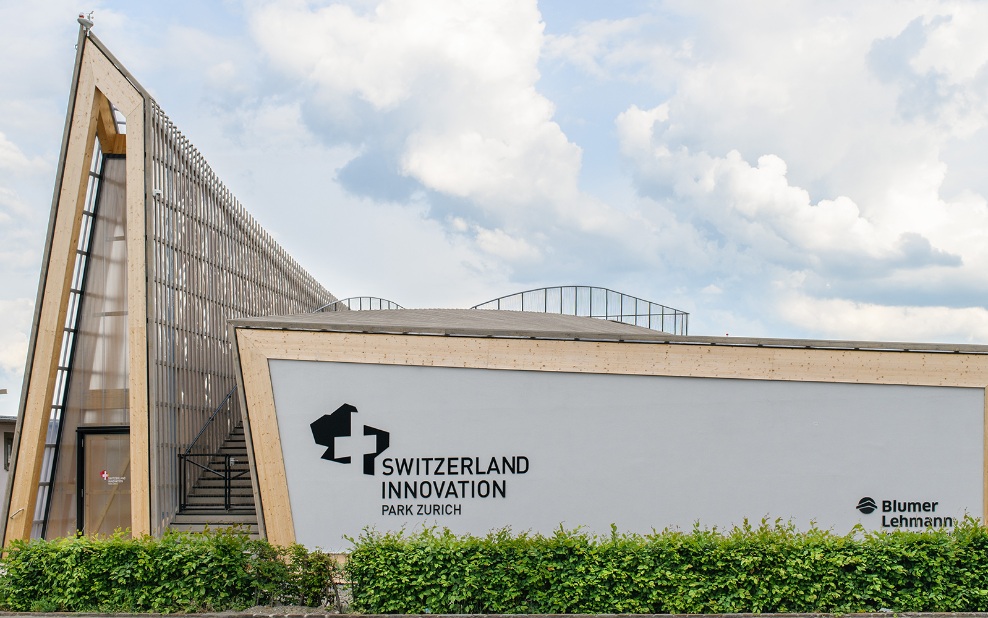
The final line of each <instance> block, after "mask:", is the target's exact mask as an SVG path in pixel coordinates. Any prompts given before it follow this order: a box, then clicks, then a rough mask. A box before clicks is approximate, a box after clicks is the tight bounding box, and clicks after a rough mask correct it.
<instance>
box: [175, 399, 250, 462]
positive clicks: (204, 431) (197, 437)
mask: <svg viewBox="0 0 988 618" xmlns="http://www.w3.org/2000/svg"><path fill="white" fill-rule="evenodd" d="M236 392H237V387H236V386H234V387H233V388H231V389H230V392H229V393H227V394H226V397H224V398H223V401H221V402H220V405H218V406H216V409H215V410H213V413H212V414H211V415H210V416H209V419H208V420H207V421H206V422H205V423H204V424H203V426H202V429H200V430H199V433H197V434H196V437H195V439H194V440H192V444H190V445H189V448H187V449H185V454H186V455H188V454H189V453H191V452H192V447H193V446H195V445H196V442H198V441H199V438H201V437H202V434H204V433H206V429H207V428H209V425H210V424H211V423H212V422H213V421H214V420H215V419H216V415H217V414H219V413H220V410H222V409H223V406H225V405H226V402H227V401H229V400H230V397H233V394H234V393H236Z"/></svg>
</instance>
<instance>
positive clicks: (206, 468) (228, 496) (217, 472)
mask: <svg viewBox="0 0 988 618" xmlns="http://www.w3.org/2000/svg"><path fill="white" fill-rule="evenodd" d="M178 461H179V467H181V468H182V475H181V476H180V477H179V481H180V483H179V484H180V487H179V495H180V496H181V499H180V500H179V505H178V509H179V512H186V511H192V510H195V511H220V510H222V511H230V510H233V508H234V505H233V481H234V480H236V479H239V478H243V477H245V476H247V475H249V474H250V470H249V469H240V470H236V469H234V466H235V465H236V463H237V458H236V456H234V455H229V454H225V453H211V454H202V453H200V454H195V453H180V454H179V456H178ZM217 462H222V463H219V464H218V463H217ZM189 470H192V471H193V472H194V474H195V477H196V478H197V479H198V480H201V479H205V478H210V477H212V478H218V479H222V480H223V506H222V507H221V506H220V505H218V504H190V503H189V496H190V495H191V491H192V486H191V485H188V484H187V481H186V479H187V478H188V477H187V475H186V473H187V471H189Z"/></svg>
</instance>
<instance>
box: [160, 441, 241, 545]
mask: <svg viewBox="0 0 988 618" xmlns="http://www.w3.org/2000/svg"><path fill="white" fill-rule="evenodd" d="M179 463H180V467H181V474H180V478H181V479H182V480H183V481H185V479H186V478H190V477H191V478H194V479H195V480H194V481H192V482H191V486H186V484H187V483H186V482H183V483H182V485H183V486H182V487H181V489H180V491H181V500H180V505H179V512H178V514H176V515H175V517H174V519H172V523H171V526H170V527H171V528H172V529H174V530H184V531H201V530H204V529H205V528H206V527H207V526H208V527H209V528H210V529H216V528H228V527H231V526H241V527H243V528H244V529H245V530H246V531H248V532H249V533H250V534H251V536H255V537H256V536H257V535H258V527H257V511H256V509H255V507H254V491H253V488H252V487H251V481H250V466H249V465H248V462H247V441H246V439H245V437H244V428H243V424H242V423H239V424H237V425H236V426H235V427H234V428H233V430H232V431H231V432H230V434H229V435H228V436H227V437H226V439H225V440H224V441H223V443H222V444H221V445H220V447H219V449H218V452H214V453H204V454H195V453H188V452H187V453H185V454H182V455H179Z"/></svg>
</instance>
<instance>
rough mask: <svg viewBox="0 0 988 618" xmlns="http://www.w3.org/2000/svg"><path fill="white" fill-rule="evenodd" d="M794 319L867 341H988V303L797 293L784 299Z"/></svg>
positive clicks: (784, 312) (783, 307)
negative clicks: (885, 301)
mask: <svg viewBox="0 0 988 618" xmlns="http://www.w3.org/2000/svg"><path fill="white" fill-rule="evenodd" d="M780 315H781V317H783V318H784V319H786V320H789V321H790V322H792V323H793V324H806V323H808V322H815V323H816V324H817V330H818V332H819V333H821V334H822V335H823V336H825V337H834V338H842V339H857V340H865V341H902V342H938V341H960V342H965V343H984V342H985V341H986V340H988V309H985V308H984V307H943V306H941V307H916V306H887V305H877V304H872V303H861V302H855V301H851V300H841V299H829V300H821V299H818V298H810V297H805V296H798V297H793V298H791V299H788V300H786V301H785V302H783V303H781V304H780Z"/></svg>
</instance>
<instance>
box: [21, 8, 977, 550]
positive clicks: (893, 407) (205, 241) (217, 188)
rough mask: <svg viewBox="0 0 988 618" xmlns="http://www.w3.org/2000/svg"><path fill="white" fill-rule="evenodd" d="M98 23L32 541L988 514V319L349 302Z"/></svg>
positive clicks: (80, 73) (29, 438)
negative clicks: (274, 234)
mask: <svg viewBox="0 0 988 618" xmlns="http://www.w3.org/2000/svg"><path fill="white" fill-rule="evenodd" d="M82 25H83V28H82V30H81V31H80V37H79V45H78V55H77V59H76V66H75V71H74V75H73V81H72V90H71V96H70V101H69V109H68V114H67V119H66V126H65V133H64V138H63V145H62V152H61V157H60V160H59V166H58V173H57V176H56V182H55V191H54V198H53V203H52V210H51V218H50V224H49V230H48V238H47V241H46V247H45V253H44V264H43V270H42V274H41V281H40V284H39V291H38V301H37V304H36V315H35V320H34V324H33V326H32V332H31V338H30V348H29V356H28V361H27V368H26V371H25V378H24V387H23V389H22V395H21V402H20V415H19V417H18V420H17V426H16V429H15V430H14V431H13V433H12V439H11V451H12V453H13V457H12V461H11V464H10V475H9V483H8V486H7V488H6V491H5V494H4V495H5V499H4V506H3V517H2V520H3V524H2V525H3V535H4V542H5V543H7V542H9V541H11V540H12V539H24V538H31V537H45V538H51V537H59V536H71V535H74V534H76V532H77V531H81V532H83V533H86V534H92V533H97V534H106V533H110V532H112V531H113V530H114V529H116V528H129V529H130V530H131V531H132V533H133V534H135V535H139V534H155V535H157V534H161V533H162V532H163V531H164V530H166V529H167V528H169V527H172V528H186V529H188V528H196V527H201V526H202V525H204V524H212V525H221V524H230V523H241V524H244V525H250V526H252V527H255V528H253V529H255V530H256V531H257V533H258V534H261V535H264V536H266V537H267V538H268V539H270V540H271V541H273V542H275V543H279V544H283V543H290V542H301V543H303V544H306V545H309V546H320V547H323V548H326V549H330V550H338V549H345V548H346V544H345V542H344V538H345V537H346V536H353V535H356V534H359V533H360V531H361V530H362V529H363V528H364V527H365V526H368V525H372V526H375V527H376V528H377V529H379V530H397V529H403V528H404V529H410V528H414V527H416V526H419V525H441V526H446V527H449V528H450V529H452V530H454V531H457V532H470V533H475V534H483V533H485V532H487V531H489V530H491V529H493V528H502V527H505V526H510V527H512V528H513V529H515V530H518V531H522V530H531V531H535V532H544V533H551V532H552V531H553V530H555V529H557V528H558V527H559V526H560V525H563V526H566V527H567V528H576V527H583V528H584V529H586V530H589V531H592V532H597V533H602V534H606V533H608V532H609V530H610V526H611V525H612V524H613V525H617V526H618V527H619V528H620V529H621V530H626V531H635V532H645V533H647V532H649V531H650V530H652V529H653V528H655V529H662V528H664V527H670V526H671V527H679V528H689V527H690V526H692V525H693V523H694V522H699V523H700V524H701V525H707V526H712V525H717V526H730V525H736V524H739V523H741V522H742V521H743V520H744V519H745V518H748V519H760V518H762V517H768V518H771V519H775V518H781V519H784V520H791V521H793V522H794V523H795V524H796V525H798V526H809V525H811V524H812V523H813V522H816V524H817V525H820V526H822V527H825V528H834V529H835V530H838V531H846V530H847V529H849V528H850V527H852V526H854V525H859V524H860V525H861V526H863V527H864V528H866V529H872V530H887V529H899V528H905V529H925V528H926V527H929V526H935V527H939V526H947V527H949V526H952V525H955V524H956V523H957V521H959V520H960V519H961V518H963V517H965V516H973V517H978V518H981V519H984V518H985V516H986V513H988V489H986V483H988V464H986V452H988V439H986V417H988V405H986V401H988V399H986V394H985V393H986V388H988V346H979V345H943V344H923V343H888V342H853V341H809V340H780V339H744V338H737V337H696V336H689V335H687V323H688V315H687V314H685V313H683V312H681V311H677V310H675V309H671V308H669V307H664V306H662V305H658V304H656V303H651V302H648V301H644V300H642V299H639V298H634V297H631V296H628V295H625V294H619V293H617V292H613V291H611V290H606V289H602V288H590V287H585V286H582V287H581V286H567V287H556V288H543V289H540V290H529V291H526V292H520V293H518V294H514V295H511V296H506V297H503V298H500V299H495V300H493V301H488V302H486V303H481V304H480V305H477V306H475V307H474V308H472V309H430V310H423V309H402V308H400V307H399V306H398V305H396V304H394V303H393V302H390V301H386V300H383V299H379V298H359V299H343V300H339V299H337V298H336V297H334V296H333V295H332V294H330V293H329V292H328V291H327V290H326V289H325V288H323V287H322V286H321V285H320V284H319V283H318V282H316V281H315V280H314V279H313V277H312V276H311V275H309V274H308V273H306V272H305V271H304V270H303V269H302V268H301V267H300V266H299V265H298V264H297V263H296V262H295V261H294V260H293V259H292V258H291V257H290V256H289V255H288V254H287V253H286V252H285V251H284V250H283V249H281V248H280V247H279V246H278V245H277V244H276V243H275V242H274V241H273V240H272V238H271V237H270V236H269V235H268V234H267V233H266V232H265V231H264V230H263V229H261V228H260V227H259V226H258V225H257V223H256V222H255V221H254V220H253V219H252V218H251V217H250V216H249V215H248V214H247V213H246V211H244V209H243V208H242V207H241V206H240V205H239V203H237V201H236V200H235V198H234V197H233V196H232V195H231V194H230V192H229V191H228V190H227V189H226V188H225V187H224V186H223V184H222V182H221V181H220V180H219V179H218V178H217V177H216V175H215V174H214V173H213V172H212V171H211V170H210V168H209V166H208V164H207V163H206V162H205V161H204V160H203V158H202V156H201V155H200V154H199V153H198V152H197V151H196V150H195V148H194V147H193V146H192V145H191V144H190V142H189V141H188V140H187V139H186V138H185V137H184V136H183V135H182V134H181V132H179V131H178V129H177V128H176V127H175V126H174V124H172V123H171V122H170V121H169V119H168V117H167V116H166V115H165V114H164V113H163V112H162V110H161V109H160V107H159V106H158V105H157V103H156V102H155V101H154V100H153V99H152V98H151V97H150V96H149V95H148V93H147V92H146V91H145V90H144V89H143V88H142V87H141V86H140V84H139V83H138V82H137V81H136V79H135V78H134V77H133V76H132V75H130V74H129V73H128V72H127V71H126V69H125V68H124V67H123V66H122V65H121V63H120V62H119V61H117V60H116V59H115V58H114V57H113V55H112V54H110V53H109V51H107V49H106V48H105V47H104V46H103V45H102V43H101V42H100V41H99V40H98V39H97V38H96V37H95V36H94V35H93V34H92V33H91V32H90V31H89V29H88V27H89V25H91V24H88V23H86V22H82Z"/></svg>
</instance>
